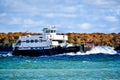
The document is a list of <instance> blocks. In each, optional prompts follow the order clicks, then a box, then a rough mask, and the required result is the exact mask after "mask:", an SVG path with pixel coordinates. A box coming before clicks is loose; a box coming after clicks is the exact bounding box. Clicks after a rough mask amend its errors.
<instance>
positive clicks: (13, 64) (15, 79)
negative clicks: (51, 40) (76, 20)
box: [0, 54, 120, 80]
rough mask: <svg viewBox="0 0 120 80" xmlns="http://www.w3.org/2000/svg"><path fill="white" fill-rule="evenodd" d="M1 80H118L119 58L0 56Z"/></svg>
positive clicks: (98, 56) (119, 78)
mask: <svg viewBox="0 0 120 80" xmlns="http://www.w3.org/2000/svg"><path fill="white" fill-rule="evenodd" d="M0 80H120V55H117V54H115V55H109V54H107V55H106V54H91V55H58V56H41V57H27V56H26V57H22V56H1V57H0Z"/></svg>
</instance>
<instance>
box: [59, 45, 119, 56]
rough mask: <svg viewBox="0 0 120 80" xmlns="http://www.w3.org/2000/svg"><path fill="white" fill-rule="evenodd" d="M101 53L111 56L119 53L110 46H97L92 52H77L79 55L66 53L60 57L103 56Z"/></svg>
mask: <svg viewBox="0 0 120 80" xmlns="http://www.w3.org/2000/svg"><path fill="white" fill-rule="evenodd" d="M101 53H102V54H110V55H114V54H117V52H116V51H115V50H114V49H113V48H112V47H110V46H96V47H95V48H93V49H92V50H90V51H87V52H86V53H82V52H77V53H64V54H60V55H70V56H74V55H90V54H101Z"/></svg>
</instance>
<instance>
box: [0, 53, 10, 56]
mask: <svg viewBox="0 0 120 80" xmlns="http://www.w3.org/2000/svg"><path fill="white" fill-rule="evenodd" d="M1 53H2V54H0V56H2V57H7V56H12V52H1Z"/></svg>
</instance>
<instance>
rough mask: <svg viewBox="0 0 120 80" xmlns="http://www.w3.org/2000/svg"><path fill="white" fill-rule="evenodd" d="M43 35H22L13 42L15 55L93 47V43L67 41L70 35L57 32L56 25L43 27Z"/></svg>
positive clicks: (70, 50) (43, 53)
mask: <svg viewBox="0 0 120 80" xmlns="http://www.w3.org/2000/svg"><path fill="white" fill-rule="evenodd" d="M42 31H43V34H42V35H34V36H33V35H26V36H20V37H19V38H18V40H17V41H16V42H15V43H14V44H13V55H15V56H20V55H21V56H43V55H49V56H50V55H56V54H63V53H68V52H74V53H76V52H78V51H80V52H86V51H88V50H90V49H91V48H93V45H91V44H83V45H71V44H68V43H67V40H68V36H67V35H62V34H57V33H56V28H55V27H48V28H43V30H42Z"/></svg>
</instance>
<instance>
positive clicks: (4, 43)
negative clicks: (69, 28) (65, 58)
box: [0, 32, 120, 51]
mask: <svg viewBox="0 0 120 80" xmlns="http://www.w3.org/2000/svg"><path fill="white" fill-rule="evenodd" d="M40 34H41V33H28V32H27V33H26V32H14V33H12V32H9V33H0V51H1V50H12V43H14V42H15V41H16V40H17V39H18V38H19V36H23V35H40ZM66 35H68V38H69V40H68V42H69V43H73V44H83V43H86V42H93V43H94V44H95V45H100V46H104V45H107V46H111V47H114V48H116V47H118V46H119V45H120V33H109V34H105V33H67V34H66Z"/></svg>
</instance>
